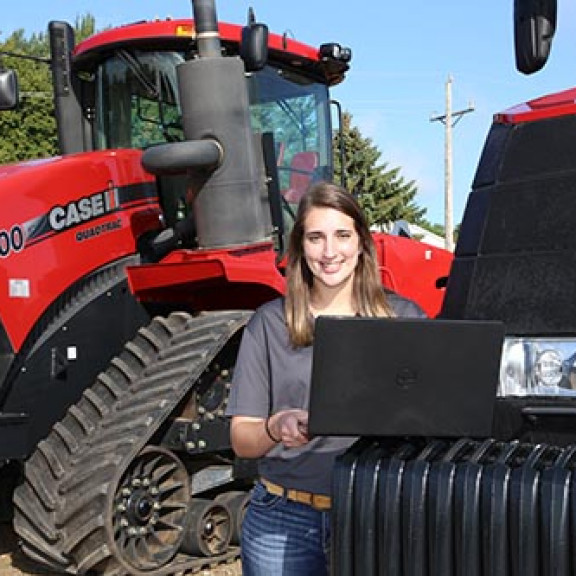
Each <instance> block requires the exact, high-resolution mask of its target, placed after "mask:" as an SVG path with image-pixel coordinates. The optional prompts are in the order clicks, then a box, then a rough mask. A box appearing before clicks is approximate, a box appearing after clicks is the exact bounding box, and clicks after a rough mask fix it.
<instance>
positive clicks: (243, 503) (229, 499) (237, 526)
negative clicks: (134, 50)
mask: <svg viewBox="0 0 576 576" xmlns="http://www.w3.org/2000/svg"><path fill="white" fill-rule="evenodd" d="M214 500H215V502H219V503H220V504H226V506H228V509H229V510H230V515H231V516H232V536H231V538H230V543H231V544H233V545H234V546H239V545H240V537H241V535H242V522H243V521H244V515H245V514H246V508H247V507H248V503H249V502H250V493H249V492H242V491H240V490H238V491H236V490H234V491H231V492H223V493H222V494H219V495H218V496H216V498H215V499H214Z"/></svg>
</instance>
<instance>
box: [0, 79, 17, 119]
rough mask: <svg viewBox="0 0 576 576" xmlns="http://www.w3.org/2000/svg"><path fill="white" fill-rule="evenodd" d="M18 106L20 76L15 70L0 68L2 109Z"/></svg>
mask: <svg viewBox="0 0 576 576" xmlns="http://www.w3.org/2000/svg"><path fill="white" fill-rule="evenodd" d="M17 106H18V76H16V72H15V71H14V70H0V110H14V109H15V108H16V107H17Z"/></svg>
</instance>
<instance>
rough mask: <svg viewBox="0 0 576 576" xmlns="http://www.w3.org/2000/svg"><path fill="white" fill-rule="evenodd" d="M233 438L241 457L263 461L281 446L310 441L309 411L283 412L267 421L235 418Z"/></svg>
mask: <svg viewBox="0 0 576 576" xmlns="http://www.w3.org/2000/svg"><path fill="white" fill-rule="evenodd" d="M266 427H268V430H266ZM230 439H231V442H232V448H233V449H234V452H235V453H236V455H237V456H239V457H241V458H260V457H261V456H264V454H266V453H267V452H269V451H270V450H271V449H272V448H274V446H276V445H277V444H279V443H282V444H283V445H284V446H286V448H296V447H297V446H302V445H303V444H306V443H307V442H308V412H307V411H306V410H281V411H280V412H276V414H273V415H272V416H270V417H269V418H268V419H267V420H266V419H263V418H254V417H250V416H233V417H232V425H231V430H230Z"/></svg>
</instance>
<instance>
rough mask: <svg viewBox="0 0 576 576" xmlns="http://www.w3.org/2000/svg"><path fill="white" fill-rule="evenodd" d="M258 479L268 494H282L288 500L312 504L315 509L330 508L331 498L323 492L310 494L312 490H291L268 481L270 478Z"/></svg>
mask: <svg viewBox="0 0 576 576" xmlns="http://www.w3.org/2000/svg"><path fill="white" fill-rule="evenodd" d="M260 481H261V482H262V484H263V485H264V487H265V488H266V490H267V491H268V492H269V493H270V494H274V496H284V497H285V498H287V499H288V500H292V501H293V502H300V504H308V506H312V508H316V510H330V507H331V505H332V499H331V498H330V496H326V495H324V494H312V492H303V491H302V490H293V489H290V488H284V487H283V486H279V485H278V484H274V482H270V480H266V479H265V478H261V479H260Z"/></svg>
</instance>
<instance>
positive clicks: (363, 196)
mask: <svg viewBox="0 0 576 576" xmlns="http://www.w3.org/2000/svg"><path fill="white" fill-rule="evenodd" d="M342 128H343V131H342V137H343V140H344V147H345V158H344V167H342V163H341V161H340V153H339V150H340V136H339V135H336V136H335V138H334V152H335V154H334V167H335V174H336V177H337V179H339V178H340V177H341V174H342V169H343V168H344V171H345V175H346V185H347V188H348V189H349V190H350V191H352V192H354V193H355V194H357V195H358V200H359V202H360V205H361V206H362V208H363V209H364V211H365V212H366V214H367V216H368V220H369V222H370V224H371V225H374V226H379V225H382V224H385V223H387V222H393V221H395V220H408V221H410V222H415V223H418V222H420V221H421V220H422V219H423V216H424V214H425V213H426V209H425V208H420V207H419V206H417V204H416V203H415V202H414V197H415V196H416V193H417V192H418V189H417V188H416V185H415V183H414V181H413V180H410V181H406V180H405V179H404V177H403V176H401V174H400V168H389V166H388V164H387V163H385V162H384V163H379V161H380V157H381V153H380V152H379V151H378V149H377V148H376V146H375V145H374V144H373V142H372V140H371V139H370V138H366V137H364V136H362V134H361V133H360V130H359V129H358V128H357V127H355V126H353V125H352V115H351V114H350V113H349V112H344V114H343V118H342Z"/></svg>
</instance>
